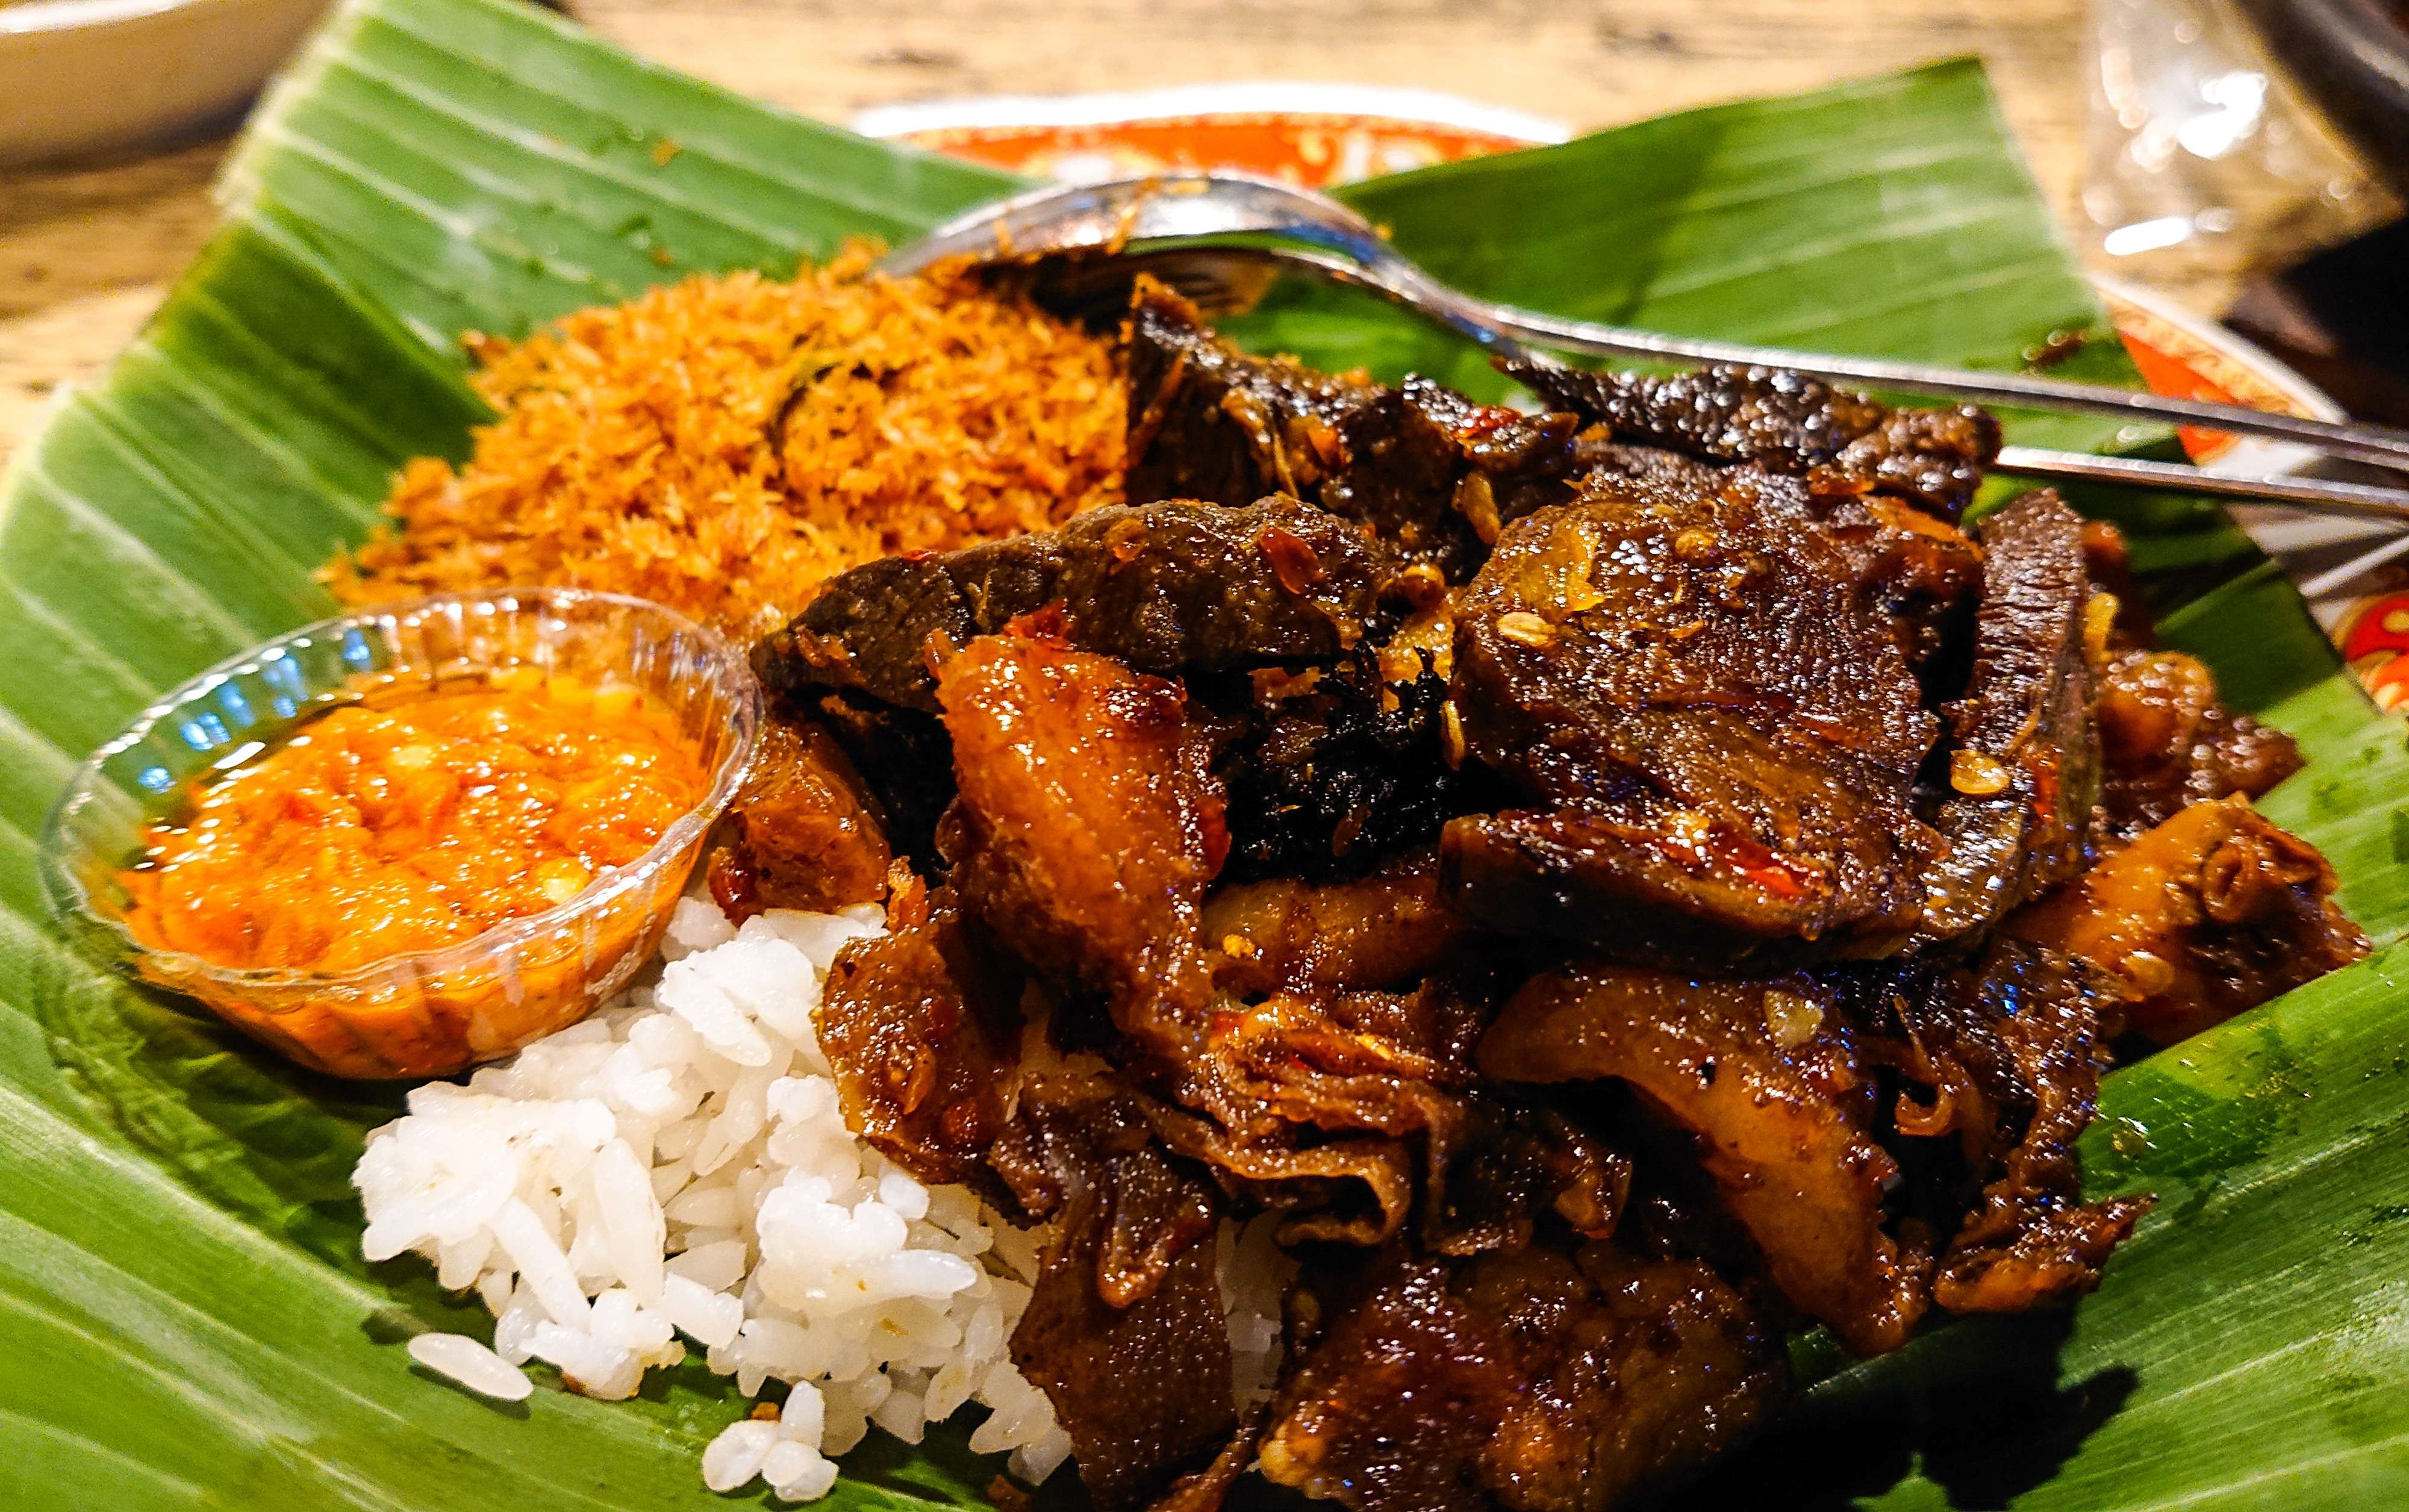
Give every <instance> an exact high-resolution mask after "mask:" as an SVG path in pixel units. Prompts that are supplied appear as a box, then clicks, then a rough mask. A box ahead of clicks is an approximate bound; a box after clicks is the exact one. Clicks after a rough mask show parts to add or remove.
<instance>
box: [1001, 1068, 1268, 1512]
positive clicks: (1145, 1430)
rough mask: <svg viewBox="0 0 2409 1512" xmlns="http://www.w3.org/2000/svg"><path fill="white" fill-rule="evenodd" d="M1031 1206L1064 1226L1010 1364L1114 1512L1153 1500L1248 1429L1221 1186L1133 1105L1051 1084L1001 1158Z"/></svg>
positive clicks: (1028, 1095) (1024, 1110) (1036, 1094)
mask: <svg viewBox="0 0 2409 1512" xmlns="http://www.w3.org/2000/svg"><path fill="white" fill-rule="evenodd" d="M994 1161H995V1165H996V1168H997V1170H998V1171H999V1172H1000V1173H1001V1174H1003V1178H1004V1181H1005V1182H1006V1184H1007V1185H1008V1186H1009V1187H1010V1188H1012V1190H1013V1192H1014V1193H1015V1195H1016V1196H1017V1198H1018V1200H1019V1202H1020V1203H1021V1205H1022V1207H1023V1209H1024V1210H1025V1211H1027V1212H1028V1213H1029V1214H1030V1215H1031V1216H1032V1217H1039V1218H1052V1219H1054V1220H1055V1221H1056V1223H1057V1229H1056V1231H1055V1237H1054V1240H1053V1242H1052V1244H1050V1245H1049V1246H1047V1248H1046V1257H1045V1261H1044V1265H1043V1268H1042V1269H1041V1271H1040V1272H1039V1274H1038V1278H1037V1285H1036V1288H1035V1290H1034V1291H1033V1292H1032V1294H1031V1297H1030V1299H1029V1310H1028V1311H1027V1312H1025V1313H1023V1314H1022V1315H1021V1318H1020V1323H1019V1326H1018V1327H1017V1328H1016V1329H1015V1330H1014V1331H1013V1334H1012V1359H1013V1363H1014V1364H1016V1365H1017V1366H1019V1367H1020V1370H1021V1372H1022V1373H1023V1374H1024V1375H1027V1376H1028V1377H1029V1378H1030V1380H1031V1381H1032V1382H1033V1383H1035V1384H1036V1385H1037V1387H1038V1388H1039V1389H1040V1390H1044V1391H1045V1393H1046V1396H1047V1397H1048V1398H1049V1399H1051V1400H1052V1402H1053V1404H1054V1410H1055V1412H1056V1414H1057V1415H1058V1416H1059V1417H1060V1418H1061V1422H1062V1428H1063V1431H1064V1432H1065V1433H1069V1434H1070V1435H1071V1444H1072V1448H1073V1450H1074V1452H1075V1454H1076V1455H1077V1458H1078V1465H1079V1478H1080V1479H1081V1480H1082V1481H1083V1482H1085V1483H1086V1485H1087V1488H1088V1493H1089V1496H1091V1497H1092V1498H1094V1500H1095V1503H1096V1505H1097V1506H1098V1507H1100V1508H1102V1509H1104V1512H1126V1509H1130V1508H1135V1507H1141V1506H1145V1505H1147V1504H1148V1503H1150V1502H1152V1501H1154V1500H1155V1499H1156V1498H1157V1497H1159V1496H1161V1495H1162V1494H1163V1493H1164V1492H1165V1491H1167V1490H1170V1489H1171V1487H1172V1485H1173V1483H1174V1482H1175V1481H1176V1480H1177V1479H1178V1478H1179V1477H1180V1476H1183V1475H1186V1474H1188V1473H1189V1472H1190V1471H1196V1470H1200V1469H1202V1468H1203V1467H1204V1466H1205V1464H1206V1463H1207V1462H1210V1461H1212V1460H1213V1459H1214V1458H1215V1456H1216V1455H1217V1454H1218V1453H1219V1451H1220V1450H1221V1449H1222V1447H1224V1446H1225V1445H1226V1444H1227V1443H1228V1442H1229V1441H1230V1439H1231V1438H1232V1436H1233V1434H1234V1433H1236V1432H1237V1431H1238V1417H1237V1412H1236V1409H1235V1408H1234V1407H1233V1405H1232V1386H1231V1378H1232V1377H1231V1362H1230V1336H1229V1332H1228V1328H1227V1326H1226V1325H1225V1324H1224V1323H1223V1321H1222V1315H1221V1289H1220V1284H1219V1275H1218V1266H1217V1265H1216V1263H1215V1259H1214V1243H1213V1241H1214V1232H1215V1229H1216V1225H1217V1224H1218V1222H1219V1202H1218V1199H1217V1198H1216V1196H1215V1194H1214V1191H1213V1188H1212V1187H1211V1185H1210V1184H1208V1183H1207V1182H1205V1181H1204V1180H1203V1179H1202V1178H1200V1177H1198V1176H1196V1175H1194V1174H1190V1172H1188V1171H1186V1170H1183V1169H1182V1168H1180V1167H1179V1166H1177V1165H1176V1164H1174V1163H1173V1161H1172V1160H1171V1159H1169V1158H1168V1157H1166V1156H1165V1155H1164V1153H1163V1151H1162V1149H1161V1146H1160V1145H1156V1144H1155V1143H1154V1142H1153V1139H1152V1136H1151V1135H1150V1134H1149V1133H1148V1132H1147V1126H1146V1124H1145V1122H1144V1120H1143V1119H1141V1118H1140V1117H1139V1116H1137V1115H1136V1113H1135V1112H1134V1111H1133V1109H1132V1107H1131V1106H1130V1104H1129V1102H1128V1100H1126V1099H1123V1098H1118V1097H1115V1096H1113V1095H1112V1094H1111V1093H1110V1092H1109V1091H1108V1090H1106V1089H1104V1088H1102V1087H1095V1086H1091V1085H1087V1084H1068V1083H1061V1082H1057V1081H1052V1080H1048V1081H1040V1082H1038V1083H1036V1084H1035V1085H1033V1086H1031V1087H1030V1088H1028V1089H1027V1091H1026V1092H1024V1094H1023V1097H1022V1102H1021V1108H1020V1112H1019V1115H1018V1116H1017V1120H1016V1121H1015V1123H1014V1125H1013V1127H1012V1128H1011V1129H1010V1130H1007V1131H1006V1133H1005V1135H1004V1137H1003V1139H1001V1140H999V1141H998V1142H997V1144H996V1146H995V1150H994Z"/></svg>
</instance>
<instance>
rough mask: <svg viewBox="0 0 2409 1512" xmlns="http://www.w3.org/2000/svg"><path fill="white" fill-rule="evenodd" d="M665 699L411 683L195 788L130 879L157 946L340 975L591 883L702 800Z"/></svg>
mask: <svg viewBox="0 0 2409 1512" xmlns="http://www.w3.org/2000/svg"><path fill="white" fill-rule="evenodd" d="M708 785H709V778H708V776H707V774H706V773H705V772H704V770H703V769H702V764H701V761H700V756H698V754H697V752H696V749H695V742H694V741H693V740H692V739H691V738H690V737H688V736H686V735H685V734H684V733H682V732H681V731H680V730H679V728H678V724H677V719H676V716H675V714H674V713H672V712H671V710H670V709H669V708H668V707H667V706H666V705H665V704H663V703H662V702H661V701H660V700H659V699H657V698H651V697H648V696H647V695H645V694H644V693H642V691H640V690H638V689H635V688H630V687H625V686H610V687H596V686H592V685H589V684H584V683H580V682H577V681H574V680H570V679H567V678H563V677H559V676H549V677H547V676H546V675H545V674H543V673H541V672H540V671H536V670H531V669H529V670H509V671H504V672H500V673H498V674H495V675H494V676H493V677H491V678H487V679H481V680H479V681H478V682H476V683H474V684H468V685H460V684H451V685H443V686H437V687H419V688H414V689H407V690H395V691H393V692H390V693H387V694H385V695H383V696H382V697H371V698H368V699H366V700H364V701H362V702H360V703H355V704H347V705H344V706H342V707H340V708H338V709H336V710H334V711H332V712H330V713H326V714H325V715H323V716H321V717H319V718H317V719H315V720H312V721H310V723H308V724H306V725H303V726H302V727H299V728H298V729H297V730H296V731H295V733H294V734H293V735H292V736H290V737H289V738H287V739H286V740H284V741H283V742H281V743H279V744H277V745H275V746H274V747H272V748H271V749H269V750H268V751H267V752H266V753H265V754H263V755H261V756H257V757H256V758H254V759H252V760H251V761H249V762H247V763H245V764H244V765H242V766H241V767H239V768H238V769H236V770H233V771H231V772H227V773H221V774H215V775H212V776H211V777H210V778H209V779H207V780H206V781H205V782H202V783H198V784H195V787H194V789H193V791H192V793H191V795H190V802H189V803H188V804H187V805H186V806H185V808H184V809H183V810H182V812H180V813H178V814H175V815H173V816H172V817H170V818H167V819H163V820H160V821H157V822H155V823H153V824H152V825H151V827H150V828H148V829H147V830H145V831H144V842H145V849H144V852H143V855H142V858H141V859H140V860H139V861H138V862H137V863H136V864H135V866H134V867H132V868H131V869H130V870H128V871H125V872H123V873H122V874H121V877H120V881H121V882H122V884H123V886H124V888H125V891H126V895H127V897H128V899H129V904H128V907H127V909H126V913H125V924H126V928H127V929H130V930H131V931H132V932H133V934H134V937H135V938H136V939H137V940H138V941H140V942H141V943H144V944H146V945H149V946H151V948H152V949H166V950H178V951H183V952H186V953H188V954H190V955H194V956H198V957H200V958H202V959H204V960H208V961H209V962H211V963H213V964H216V965H220V966H230V967H285V968H291V969H295V970H303V971H319V972H342V971H349V970H352V969H353V968H356V967H360V966H366V965H368V964H369V963H371V962H374V961H378V960H382V959H384V958H388V957H392V956H398V955H403V954H406V953H410V952H414V951H422V950H430V949H439V948H441V947H443V946H446V945H453V944H458V943H463V942H465V941H468V940H471V939H473V938H475V937H476V936H477V935H479V934H482V933H483V932H484V931H485V930H486V929H491V928H492V927H494V926H495V925H497V924H500V923H503V922H505V921H507V920H510V919H514V918H523V917H525V916H527V915H528V914H537V913H541V912H542V911H543V910H545V909H547V908H551V907H553V906H554V905H555V904H558V903H565V902H567V901H569V900H570V899H572V898H574V897H576V896H577V895H578V894H579V893H580V892H582V891H584V888H585V886H586V885H587V884H588V883H590V882H592V881H593V880H594V879H595V878H596V876H597V875H598V874H599V873H600V872H601V871H603V870H604V869H606V868H612V867H623V866H626V865H627V864H629V863H630V862H633V861H635V860H637V859H638V858H639V857H642V856H643V854H644V853H645V852H646V851H648V850H650V849H651V848H652V847H653V844H654V843H655V842H656V841H658V840H659V839H660V838H661V836H662V834H663V833H664V832H666V831H667V830H668V828H670V826H671V825H672V824H674V823H676V822H677V820H678V818H679V817H680V816H681V815H683V814H685V813H687V812H688V811H689V810H691V809H693V808H694V807H695V805H696V804H698V803H699V802H700V801H701V800H702V798H703V796H704V791H705V789H706V787H707V786H708Z"/></svg>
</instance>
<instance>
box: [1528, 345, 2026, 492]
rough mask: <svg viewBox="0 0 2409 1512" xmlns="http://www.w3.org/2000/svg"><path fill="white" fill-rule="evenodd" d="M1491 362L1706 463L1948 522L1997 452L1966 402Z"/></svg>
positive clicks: (1572, 406)
mask: <svg viewBox="0 0 2409 1512" xmlns="http://www.w3.org/2000/svg"><path fill="white" fill-rule="evenodd" d="M1499 367H1501V368H1503V369H1504V371H1505V372H1507V374H1508V375H1510V376H1511V377H1513V378H1515V379H1517V380H1519V381H1521V382H1524V383H1527V384H1529V385H1530V386H1531V388H1532V389H1533V390H1534V391H1536V393H1537V394H1538V395H1539V396H1540V397H1542V398H1544V399H1546V400H1547V401H1548V403H1550V404H1551V405H1553V406H1554V407H1555V408H1557V409H1559V410H1571V411H1572V412H1573V413H1575V414H1577V415H1580V416H1581V417H1582V418H1583V419H1585V420H1598V421H1604V422H1605V423H1606V425H1607V426H1608V428H1609V430H1610V431H1611V432H1612V434H1613V437H1614V439H1616V440H1619V441H1640V442H1644V443H1646V444H1648V445H1650V446H1661V447H1663V448H1665V449H1666V451H1668V452H1679V453H1681V454H1684V455H1687V456H1695V457H1701V458H1704V459H1705V460H1707V461H1710V462H1753V463H1754V464H1756V465H1757V466H1759V467H1761V468H1766V469H1767V470H1768V471H1772V472H1782V473H1789V474H1793V475H1796V476H1797V477H1801V478H1804V479H1805V480H1806V481H1807V484H1808V486H1809V488H1810V489H1811V490H1813V491H1814V492H1815V493H1817V494H1821V495H1841V494H1867V493H1881V494H1894V495H1897V496H1899V497H1904V498H1907V499H1909V500H1911V501H1912V502H1914V503H1915V504H1917V505H1919V506H1921V507H1922V508H1924V509H1926V510H1930V511H1933V512H1935V513H1938V514H1940V515H1941V516H1943V517H1944V518H1946V519H1949V520H1953V521H1954V520H1955V519H1956V518H1957V516H1958V515H1959V514H1961V513H1963V512H1964V511H1965V509H1966V506H1967V504H1968V503H1969V501H1970V500H1971V499H1972V498H1973V497H1974V490H1975V489H1976V488H1977V487H1978V486H1980V485H1981V483H1982V482H1983V468H1987V467H1989V466H1990V465H1991V463H1992V461H1993V459H1994V458H1996V457H1997V456H1998V454H1999V426H1998V422H1997V421H1995V420H1993V419H1992V418H1991V417H1990V416H1989V415H1988V414H1985V413H1984V412H1983V411H1982V410H1977V409H1975V408H1974V407H1972V406H1971V405H1966V406H1961V407H1959V408H1957V409H1954V410H1893V409H1890V408H1888V407H1887V406H1885V405H1882V404H1878V403H1876V402H1875V401H1873V400H1872V399H1869V398H1867V397H1866V396H1864V395H1862V394H1852V393H1849V392H1847V391H1846V390H1843V389H1836V388H1833V387H1831V386H1829V385H1828V384H1825V383H1823V382H1818V381H1817V380H1815V379H1812V378H1808V377H1806V376H1804V375H1803V374H1799V373H1794V372H1789V371H1785V370H1783V369H1780V368H1769V367H1703V368H1700V369H1698V370H1696V371H1695V372H1687V373H1676V374H1674V375H1672V376H1670V377H1657V376H1654V375H1651V374H1644V373H1600V372H1590V371H1587V370H1585V369H1581V368H1576V367H1564V366H1562V365H1561V364H1557V363H1553V362H1539V361H1520V362H1512V361H1509V362H1504V363H1500V364H1499Z"/></svg>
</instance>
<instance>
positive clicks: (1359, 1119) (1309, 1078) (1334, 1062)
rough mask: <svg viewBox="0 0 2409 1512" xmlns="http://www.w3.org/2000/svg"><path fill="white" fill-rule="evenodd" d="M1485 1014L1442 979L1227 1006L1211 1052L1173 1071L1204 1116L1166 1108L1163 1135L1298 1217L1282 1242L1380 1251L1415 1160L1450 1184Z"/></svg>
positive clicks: (1409, 1193) (1179, 1090) (1405, 1205)
mask: <svg viewBox="0 0 2409 1512" xmlns="http://www.w3.org/2000/svg"><path fill="white" fill-rule="evenodd" d="M1484 1016H1485V1015H1483V1013H1482V1010H1481V1006H1480V1005H1479V1003H1478V1002H1477V1001H1473V1000H1471V999H1470V998H1468V997H1466V996H1465V995H1464V994H1463V993H1460V992H1458V991H1455V990H1451V989H1450V986H1448V985H1447V984H1445V983H1443V982H1441V981H1438V980H1431V981H1425V982H1424V983H1422V984H1421V986H1419V987H1417V988H1416V989H1415V990H1413V991H1412V992H1410V993H1402V994H1392V993H1378V992H1351V993H1345V994H1339V995H1336V996H1333V997H1327V998H1321V999H1316V1000H1308V999H1305V998H1302V997H1293V996H1288V995H1280V996H1276V997H1272V998H1269V999H1266V1000H1265V1001H1262V1002H1260V1003H1255V1004H1252V1005H1239V1004H1234V1003H1228V1002H1225V1003H1224V1004H1223V1005H1222V1007H1221V1009H1220V1011H1219V1012H1218V1013H1216V1014H1215V1015H1213V1030H1212V1034H1211V1039H1210V1042H1209V1044H1207V1045H1206V1046H1205V1049H1204V1050H1203V1051H1202V1052H1201V1053H1197V1054H1194V1055H1191V1056H1190V1057H1188V1058H1185V1059H1183V1060H1182V1061H1180V1062H1179V1063H1178V1065H1177V1066H1176V1068H1175V1069H1174V1070H1173V1072H1172V1073H1171V1075H1170V1077H1169V1082H1170V1086H1171V1089H1172V1092H1173V1094H1174V1096H1175V1097H1176V1100H1177V1101H1178V1102H1179V1103H1180V1104H1181V1105H1182V1106H1183V1107H1185V1108H1187V1109H1190V1110H1193V1111H1194V1113H1196V1114H1199V1115H1202V1117H1201V1118H1189V1117H1186V1116H1183V1115H1180V1114H1177V1113H1175V1112H1172V1111H1171V1110H1164V1111H1163V1112H1162V1113H1161V1114H1160V1115H1158V1116H1157V1127H1158V1129H1159V1130H1161V1133H1162V1137H1163V1140H1164V1142H1165V1143H1166V1144H1168V1145H1170V1146H1171V1147H1172V1148H1173V1149H1175V1150H1176V1151H1178V1152H1179V1153H1181V1154H1183V1155H1187V1156H1190V1158H1192V1159H1198V1160H1202V1161H1204V1162H1205V1164H1207V1165H1209V1166H1212V1167H1214V1168H1215V1169H1216V1170H1218V1171H1219V1172H1221V1173H1222V1174H1224V1176H1225V1177H1226V1178H1227V1179H1228V1180H1229V1181H1230V1183H1231V1184H1232V1185H1233V1187H1236V1188H1238V1189H1241V1190H1243V1191H1245V1192H1246V1193H1247V1194H1248V1196H1249V1197H1250V1198H1251V1199H1252V1200H1253V1201H1255V1202H1260V1203H1261V1204H1262V1205H1263V1206H1265V1207H1268V1208H1272V1209H1274V1210H1277V1211H1282V1212H1287V1213H1289V1214H1290V1215H1291V1217H1289V1218H1288V1220H1287V1221H1286V1222H1285V1223H1284V1224H1283V1225H1282V1229H1281V1239H1282V1242H1283V1243H1294V1242H1297V1241H1301V1240H1305V1239H1328V1240H1338V1241H1343V1242H1346V1243H1349V1244H1359V1245H1369V1244H1378V1243H1380V1242H1381V1241H1383V1240H1386V1239H1388V1238H1389V1237H1391V1236H1392V1235H1393V1234H1394V1233H1396V1232H1397V1231H1398V1230H1399V1229H1401V1228H1402V1227H1403V1226H1404V1225H1405V1223H1406V1218H1407V1217H1409V1216H1410V1214H1411V1211H1412V1202H1413V1191H1414V1183H1413V1176H1414V1173H1415V1170H1416V1168H1417V1165H1418V1164H1419V1165H1420V1167H1421V1169H1422V1170H1424V1171H1426V1172H1427V1173H1428V1174H1429V1175H1430V1179H1431V1180H1432V1181H1433V1182H1442V1181H1443V1180H1444V1179H1445V1173H1446V1171H1447V1169H1448V1164H1449V1161H1450V1159H1451V1158H1452V1156H1453V1154H1454V1151H1455V1148H1456V1145H1457V1144H1458V1143H1459V1141H1460V1139H1461V1136H1462V1134H1463V1132H1464V1128H1465V1124H1466V1118H1467V1114H1466V1110H1465V1107H1464V1099H1463V1096H1462V1092H1463V1088H1464V1085H1465V1084H1466V1083H1467V1082H1468V1081H1469V1079H1470V1077H1469V1072H1470V1066H1469V1058H1470V1052H1471V1047H1472V1042H1473V1040H1474V1038H1475V1037H1476V1036H1477V1035H1478V1034H1479V1026H1480V1023H1481V1020H1482V1018H1483V1017H1484ZM1417 1149H1419V1150H1420V1152H1421V1160H1420V1161H1419V1162H1417V1161H1416V1159H1415V1158H1414V1157H1415V1153H1416V1150H1417ZM1359 1184H1360V1185H1359ZM1366 1198H1368V1199H1369V1202H1365V1199H1366Z"/></svg>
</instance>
